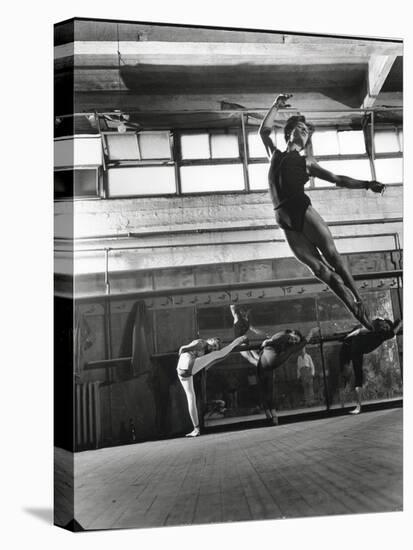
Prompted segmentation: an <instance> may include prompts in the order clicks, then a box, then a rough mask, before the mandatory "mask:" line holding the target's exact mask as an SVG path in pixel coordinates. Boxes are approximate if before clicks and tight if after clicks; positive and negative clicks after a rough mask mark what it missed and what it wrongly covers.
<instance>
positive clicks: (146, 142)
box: [138, 132, 171, 160]
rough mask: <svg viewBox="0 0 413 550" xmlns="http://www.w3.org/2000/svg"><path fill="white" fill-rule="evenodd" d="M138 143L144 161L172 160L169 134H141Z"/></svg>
mask: <svg viewBox="0 0 413 550" xmlns="http://www.w3.org/2000/svg"><path fill="white" fill-rule="evenodd" d="M138 142H139V150H140V155H141V158H142V159H143V160H145V159H147V160H150V159H170V158H171V146H170V136H169V132H140V133H139V134H138Z"/></svg>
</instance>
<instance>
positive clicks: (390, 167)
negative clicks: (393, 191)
mask: <svg viewBox="0 0 413 550" xmlns="http://www.w3.org/2000/svg"><path fill="white" fill-rule="evenodd" d="M374 166H375V167H376V178H377V180H378V181H381V182H382V183H403V159H400V158H399V159H376V160H375V161H374Z"/></svg>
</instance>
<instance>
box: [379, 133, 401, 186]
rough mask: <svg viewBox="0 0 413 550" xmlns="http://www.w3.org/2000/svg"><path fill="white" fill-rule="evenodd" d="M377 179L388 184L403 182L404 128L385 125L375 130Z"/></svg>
mask: <svg viewBox="0 0 413 550" xmlns="http://www.w3.org/2000/svg"><path fill="white" fill-rule="evenodd" d="M374 149H375V159H374V166H375V170H376V179H377V180H378V181H381V182H383V183H386V184H400V183H403V153H402V151H403V129H402V128H400V127H396V126H390V125H388V126H383V127H378V128H376V130H375V132H374Z"/></svg>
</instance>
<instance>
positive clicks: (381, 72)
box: [55, 20, 403, 127]
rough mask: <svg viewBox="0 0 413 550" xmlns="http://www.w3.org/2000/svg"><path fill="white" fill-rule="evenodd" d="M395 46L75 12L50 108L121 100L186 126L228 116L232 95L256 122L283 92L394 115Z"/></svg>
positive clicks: (317, 107)
mask: <svg viewBox="0 0 413 550" xmlns="http://www.w3.org/2000/svg"><path fill="white" fill-rule="evenodd" d="M402 48H403V46H402V42H401V41H397V40H377V39H356V38H351V37H327V36H310V35H297V34H286V33H284V32H264V31H262V32H256V31H254V32H247V31H244V30H234V31H232V30H219V29H205V28H197V27H181V26H171V25H159V26H158V25H153V24H141V23H136V24H135V23H117V22H106V21H92V20H73V21H69V22H66V23H62V24H59V25H57V26H56V28H55V111H56V115H63V114H66V113H69V112H70V111H72V109H73V107H72V105H73V103H74V106H75V111H76V112H91V111H95V110H97V111H99V112H102V111H105V112H109V111H113V110H116V109H121V110H122V111H124V112H127V113H129V114H130V115H131V119H132V120H136V121H140V122H143V123H144V124H145V126H146V125H149V126H152V127H162V126H170V125H171V124H173V126H174V127H179V126H182V127H190V126H191V125H195V124H198V125H199V124H201V123H202V124H204V125H213V124H214V123H215V124H217V125H228V124H231V123H233V121H234V113H230V112H228V105H231V104H236V105H238V106H239V108H245V109H248V110H255V111H256V117H255V118H254V116H252V117H249V119H248V122H249V123H252V124H254V123H257V124H258V123H259V118H260V117H261V116H262V113H263V110H264V109H267V108H268V107H269V105H270V104H271V102H272V101H273V99H274V97H275V96H276V95H277V94H278V93H281V92H288V93H293V98H292V101H291V103H292V105H293V107H294V108H296V109H298V110H300V111H301V112H304V113H305V112H306V111H307V112H308V111H318V113H314V112H313V113H312V118H313V119H317V120H331V119H335V118H340V117H341V118H343V117H344V118H347V119H348V121H349V122H350V123H351V122H352V121H354V119H355V118H357V117H360V116H361V115H359V114H358V113H354V112H353V113H348V114H347V113H346V114H343V113H341V114H340V115H339V114H338V113H331V111H332V110H337V111H341V110H344V109H349V108H351V109H358V108H362V107H366V108H375V109H376V108H384V109H386V110H387V113H386V115H384V116H386V117H387V118H390V119H391V118H392V116H393V115H394V117H395V118H396V119H400V117H401V114H400V111H399V112H398V113H397V112H395V111H393V110H392V107H393V108H394V107H400V106H402V65H403V63H402V59H403V58H402V55H403V49H402ZM72 86H73V88H74V90H75V95H74V98H72V96H71V93H70V90H71V88H72ZM223 107H224V111H225V112H219V111H223ZM195 111H196V113H194V112H195ZM392 113H393V114H392ZM254 121H255V122H254ZM195 127H196V126H195Z"/></svg>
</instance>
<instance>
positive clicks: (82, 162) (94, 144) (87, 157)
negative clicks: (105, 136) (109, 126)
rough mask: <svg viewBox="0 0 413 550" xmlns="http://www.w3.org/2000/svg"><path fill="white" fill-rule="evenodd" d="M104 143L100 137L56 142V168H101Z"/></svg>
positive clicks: (72, 138)
mask: <svg viewBox="0 0 413 550" xmlns="http://www.w3.org/2000/svg"><path fill="white" fill-rule="evenodd" d="M101 164H102V141H101V138H100V135H98V136H93V137H92V136H71V137H67V138H59V139H55V141H54V165H55V168H73V167H74V166H100V165H101Z"/></svg>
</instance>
